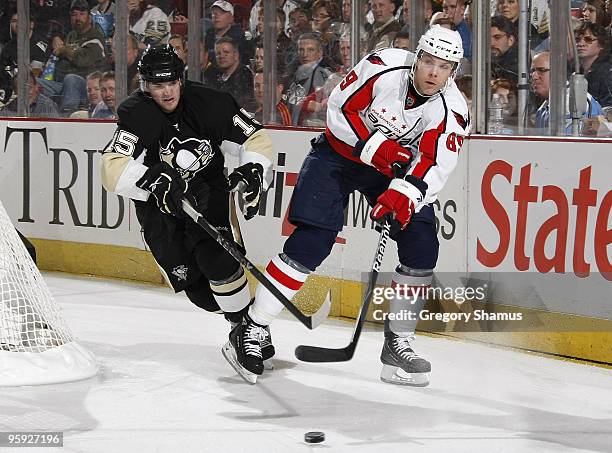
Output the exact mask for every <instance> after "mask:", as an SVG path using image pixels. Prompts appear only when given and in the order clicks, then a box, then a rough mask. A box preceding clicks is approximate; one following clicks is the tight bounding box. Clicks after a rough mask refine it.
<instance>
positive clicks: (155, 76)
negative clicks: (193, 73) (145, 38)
mask: <svg viewBox="0 0 612 453" xmlns="http://www.w3.org/2000/svg"><path fill="white" fill-rule="evenodd" d="M184 70H185V65H184V64H183V60H181V58H180V57H179V56H178V54H177V53H176V51H175V50H174V48H173V47H172V46H171V45H170V44H163V45H158V46H149V47H147V49H146V50H145V51H144V54H143V55H142V58H141V59H140V61H139V62H138V73H139V74H140V79H141V80H143V81H147V82H153V83H160V82H169V81H171V80H177V79H182V78H183V71H184Z"/></svg>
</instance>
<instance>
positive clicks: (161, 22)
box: [127, 0, 170, 49]
mask: <svg viewBox="0 0 612 453" xmlns="http://www.w3.org/2000/svg"><path fill="white" fill-rule="evenodd" d="M154 3H155V1H154V0H127V5H128V11H129V14H130V17H129V22H130V33H132V34H134V36H135V37H136V39H137V40H138V43H139V47H140V48H142V49H144V48H145V47H146V46H147V45H149V44H151V45H156V44H160V43H167V42H168V38H169V37H170V21H169V20H168V16H167V15H166V13H164V12H163V11H162V10H161V8H158V7H157V6H155V5H154Z"/></svg>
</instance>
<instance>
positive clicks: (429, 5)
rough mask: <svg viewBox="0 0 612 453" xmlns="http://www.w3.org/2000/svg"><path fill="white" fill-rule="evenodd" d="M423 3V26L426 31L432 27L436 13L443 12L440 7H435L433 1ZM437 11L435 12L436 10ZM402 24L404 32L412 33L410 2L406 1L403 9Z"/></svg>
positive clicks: (427, 0) (426, 0)
mask: <svg viewBox="0 0 612 453" xmlns="http://www.w3.org/2000/svg"><path fill="white" fill-rule="evenodd" d="M422 2H423V24H424V25H425V27H424V29H427V28H428V26H429V25H430V22H431V19H432V16H433V15H434V13H436V12H441V9H440V6H439V5H438V4H437V3H436V4H435V7H434V2H433V0H422ZM434 9H435V10H434ZM400 24H401V25H402V31H403V32H410V0H404V1H403V3H402V8H401V16H400Z"/></svg>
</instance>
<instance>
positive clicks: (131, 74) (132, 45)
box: [110, 34, 140, 93]
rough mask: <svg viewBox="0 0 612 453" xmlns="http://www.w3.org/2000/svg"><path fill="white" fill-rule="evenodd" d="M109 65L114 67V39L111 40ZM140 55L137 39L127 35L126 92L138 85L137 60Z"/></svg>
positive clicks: (135, 88)
mask: <svg viewBox="0 0 612 453" xmlns="http://www.w3.org/2000/svg"><path fill="white" fill-rule="evenodd" d="M111 49H112V53H111V57H110V62H111V66H112V67H114V65H115V61H116V57H115V53H116V49H115V41H114V40H111ZM139 56H140V48H139V47H138V41H137V40H136V37H135V36H134V35H131V34H130V35H128V36H127V80H128V92H129V93H131V92H132V91H134V90H137V89H138V87H139V86H140V80H139V78H138V61H139V59H140V58H139Z"/></svg>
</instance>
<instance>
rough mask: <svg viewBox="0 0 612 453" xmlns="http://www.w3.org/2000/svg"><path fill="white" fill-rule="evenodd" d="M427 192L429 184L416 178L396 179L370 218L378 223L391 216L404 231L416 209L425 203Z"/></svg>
mask: <svg viewBox="0 0 612 453" xmlns="http://www.w3.org/2000/svg"><path fill="white" fill-rule="evenodd" d="M426 191H427V183H426V182H425V181H423V180H421V179H419V178H417V177H416V176H412V175H408V176H406V178H405V179H401V178H394V179H393V180H392V181H391V184H389V188H388V189H387V190H385V191H384V192H383V193H382V194H381V195H380V196H379V197H378V200H377V201H378V203H376V206H374V208H373V209H372V212H371V213H370V217H371V218H372V220H375V221H377V222H378V221H381V220H382V219H383V218H384V217H385V216H386V215H388V214H391V215H392V216H393V217H394V219H395V220H396V221H397V222H398V223H399V224H400V228H401V229H402V230H403V229H404V228H406V227H407V226H408V223H410V219H411V218H412V215H413V214H414V211H415V209H416V207H418V205H419V204H421V202H422V201H423V197H424V196H425V192H426Z"/></svg>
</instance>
